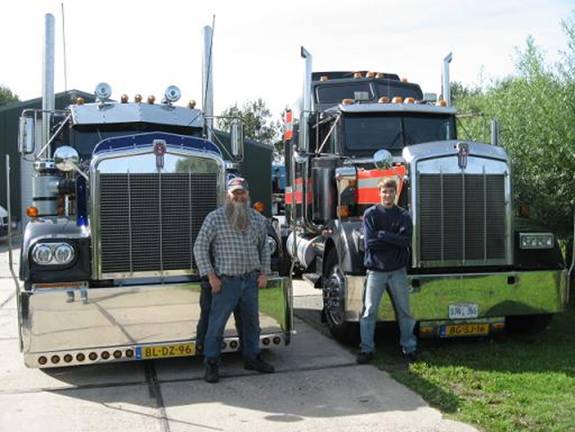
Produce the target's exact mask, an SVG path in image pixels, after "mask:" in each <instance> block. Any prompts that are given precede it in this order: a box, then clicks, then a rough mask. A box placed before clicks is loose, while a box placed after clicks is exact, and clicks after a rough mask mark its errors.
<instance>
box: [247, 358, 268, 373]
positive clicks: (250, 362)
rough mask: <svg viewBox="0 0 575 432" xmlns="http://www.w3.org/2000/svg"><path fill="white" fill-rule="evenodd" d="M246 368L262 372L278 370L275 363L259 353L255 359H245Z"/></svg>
mask: <svg viewBox="0 0 575 432" xmlns="http://www.w3.org/2000/svg"><path fill="white" fill-rule="evenodd" d="M244 368H245V369H247V370H255V371H258V372H262V373H274V372H275V371H276V369H275V368H274V367H273V365H271V364H269V363H267V362H265V361H264V360H263V359H262V358H261V356H260V355H259V354H258V356H257V357H256V358H254V359H246V360H245V361H244Z"/></svg>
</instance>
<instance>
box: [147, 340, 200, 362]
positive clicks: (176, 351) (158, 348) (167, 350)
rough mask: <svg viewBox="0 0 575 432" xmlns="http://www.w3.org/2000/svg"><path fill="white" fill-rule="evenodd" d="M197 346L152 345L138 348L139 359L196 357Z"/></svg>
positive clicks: (190, 344) (189, 344) (191, 344)
mask: <svg viewBox="0 0 575 432" xmlns="http://www.w3.org/2000/svg"><path fill="white" fill-rule="evenodd" d="M195 350H196V346H195V344H193V343H187V344H176V345H151V346H141V347H136V358H137V359H153V358H166V357H186V356H191V355H194V353H195Z"/></svg>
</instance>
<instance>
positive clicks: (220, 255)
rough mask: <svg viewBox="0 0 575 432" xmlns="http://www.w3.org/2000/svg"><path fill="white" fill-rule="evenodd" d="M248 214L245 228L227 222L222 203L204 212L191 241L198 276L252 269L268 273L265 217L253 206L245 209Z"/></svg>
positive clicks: (249, 270)
mask: <svg viewBox="0 0 575 432" xmlns="http://www.w3.org/2000/svg"><path fill="white" fill-rule="evenodd" d="M248 214H249V218H250V223H249V226H248V229H247V230H245V231H240V230H237V229H235V228H233V227H232V226H231V225H230V223H229V222H228V218H227V216H226V211H225V206H222V207H220V208H218V209H216V210H214V211H212V212H211V213H210V214H208V216H207V217H206V219H205V220H204V223H203V224H202V228H201V229H200V232H199V234H198V237H197V238H196V242H195V244H194V257H195V259H196V265H197V266H198V270H199V272H200V276H206V275H207V274H208V273H215V274H217V275H219V276H221V275H227V276H237V275H242V274H245V273H249V272H252V271H255V270H257V271H260V272H262V273H269V272H270V261H271V260H270V248H269V245H268V242H267V236H268V233H267V225H266V224H267V221H266V218H265V217H263V216H262V215H261V214H259V213H258V212H257V211H255V210H254V209H248ZM210 252H211V253H210ZM210 256H212V257H213V260H212V259H210Z"/></svg>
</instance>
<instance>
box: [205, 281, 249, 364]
mask: <svg viewBox="0 0 575 432" xmlns="http://www.w3.org/2000/svg"><path fill="white" fill-rule="evenodd" d="M200 287H201V292H200V319H199V320H198V325H197V327H196V350H197V351H196V352H199V353H202V354H203V352H204V340H205V339H206V333H207V331H208V324H209V321H210V310H211V308H212V286H211V285H210V282H209V281H208V280H207V279H206V280H202V281H201V282H200ZM240 314H241V312H240V305H239V303H238V305H237V306H236V308H235V309H234V320H235V322H236V332H237V333H238V338H239V340H240V345H241V343H242V327H241V326H242V324H241V323H242V318H241V316H240Z"/></svg>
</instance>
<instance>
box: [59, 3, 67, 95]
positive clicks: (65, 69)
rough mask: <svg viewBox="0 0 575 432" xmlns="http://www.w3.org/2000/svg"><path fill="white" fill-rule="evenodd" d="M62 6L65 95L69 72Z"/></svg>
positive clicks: (62, 4)
mask: <svg viewBox="0 0 575 432" xmlns="http://www.w3.org/2000/svg"><path fill="white" fill-rule="evenodd" d="M60 5H61V6H62V43H63V45H64V94H67V93H68V70H67V67H66V25H65V22H64V2H62V3H60Z"/></svg>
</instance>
